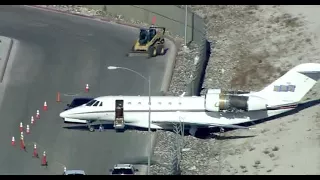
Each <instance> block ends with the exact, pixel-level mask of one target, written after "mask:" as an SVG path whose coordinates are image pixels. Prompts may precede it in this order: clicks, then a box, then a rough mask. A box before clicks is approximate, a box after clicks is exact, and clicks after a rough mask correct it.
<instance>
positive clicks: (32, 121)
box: [31, 116, 34, 125]
mask: <svg viewBox="0 0 320 180" xmlns="http://www.w3.org/2000/svg"><path fill="white" fill-rule="evenodd" d="M33 124H34V118H33V116H31V125H33Z"/></svg>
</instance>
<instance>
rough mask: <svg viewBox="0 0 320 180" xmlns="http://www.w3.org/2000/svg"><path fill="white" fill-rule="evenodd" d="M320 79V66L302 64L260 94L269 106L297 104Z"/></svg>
mask: <svg viewBox="0 0 320 180" xmlns="http://www.w3.org/2000/svg"><path fill="white" fill-rule="evenodd" d="M319 79H320V64H319V63H305V64H300V65H298V66H296V67H294V68H292V69H291V70H289V71H288V72H287V73H286V74H284V75H283V76H281V77H280V78H279V79H277V80H276V81H274V82H273V83H271V84H270V85H268V86H267V87H265V88H264V89H262V90H261V91H260V92H258V94H259V95H261V96H263V97H267V98H268V101H269V100H270V102H269V105H272V104H273V105H278V104H284V103H297V102H299V101H301V100H302V99H303V97H304V96H305V95H306V94H307V93H308V92H309V90H310V89H311V88H312V87H313V86H314V85H315V84H316V83H317V81H318V80H319Z"/></svg>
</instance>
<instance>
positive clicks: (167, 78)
mask: <svg viewBox="0 0 320 180" xmlns="http://www.w3.org/2000/svg"><path fill="white" fill-rule="evenodd" d="M24 6H26V7H31V8H37V9H43V10H48V11H53V12H58V13H62V14H69V15H74V16H81V17H84V18H90V19H92V20H96V21H105V22H109V23H116V24H120V25H124V26H129V27H134V28H141V27H143V26H140V25H136V24H132V23H127V22H121V21H119V20H113V19H111V18H107V17H101V16H89V15H83V14H78V13H73V12H66V11H62V10H58V9H53V8H47V7H41V6H39V5H24ZM165 38H166V39H168V40H170V41H171V42H172V44H173V46H172V47H173V48H172V49H173V50H172V52H171V53H170V56H169V58H168V60H167V63H166V69H165V72H164V75H163V79H162V83H161V88H160V93H161V94H162V95H166V93H167V92H168V90H169V87H170V83H171V79H172V75H173V70H174V67H175V64H176V56H177V49H178V48H177V45H176V43H175V40H174V38H172V37H170V36H168V35H166V36H165ZM169 51H170V50H169Z"/></svg>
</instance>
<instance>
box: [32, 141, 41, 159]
mask: <svg viewBox="0 0 320 180" xmlns="http://www.w3.org/2000/svg"><path fill="white" fill-rule="evenodd" d="M32 157H35V158H39V154H38V151H37V144H36V143H34V145H33V156H32Z"/></svg>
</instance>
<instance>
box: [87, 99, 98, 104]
mask: <svg viewBox="0 0 320 180" xmlns="http://www.w3.org/2000/svg"><path fill="white" fill-rule="evenodd" d="M95 102H96V100H94V99H93V100H91V101H89V102H88V103H87V104H86V106H91V105H92V104H94V103H95Z"/></svg>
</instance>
